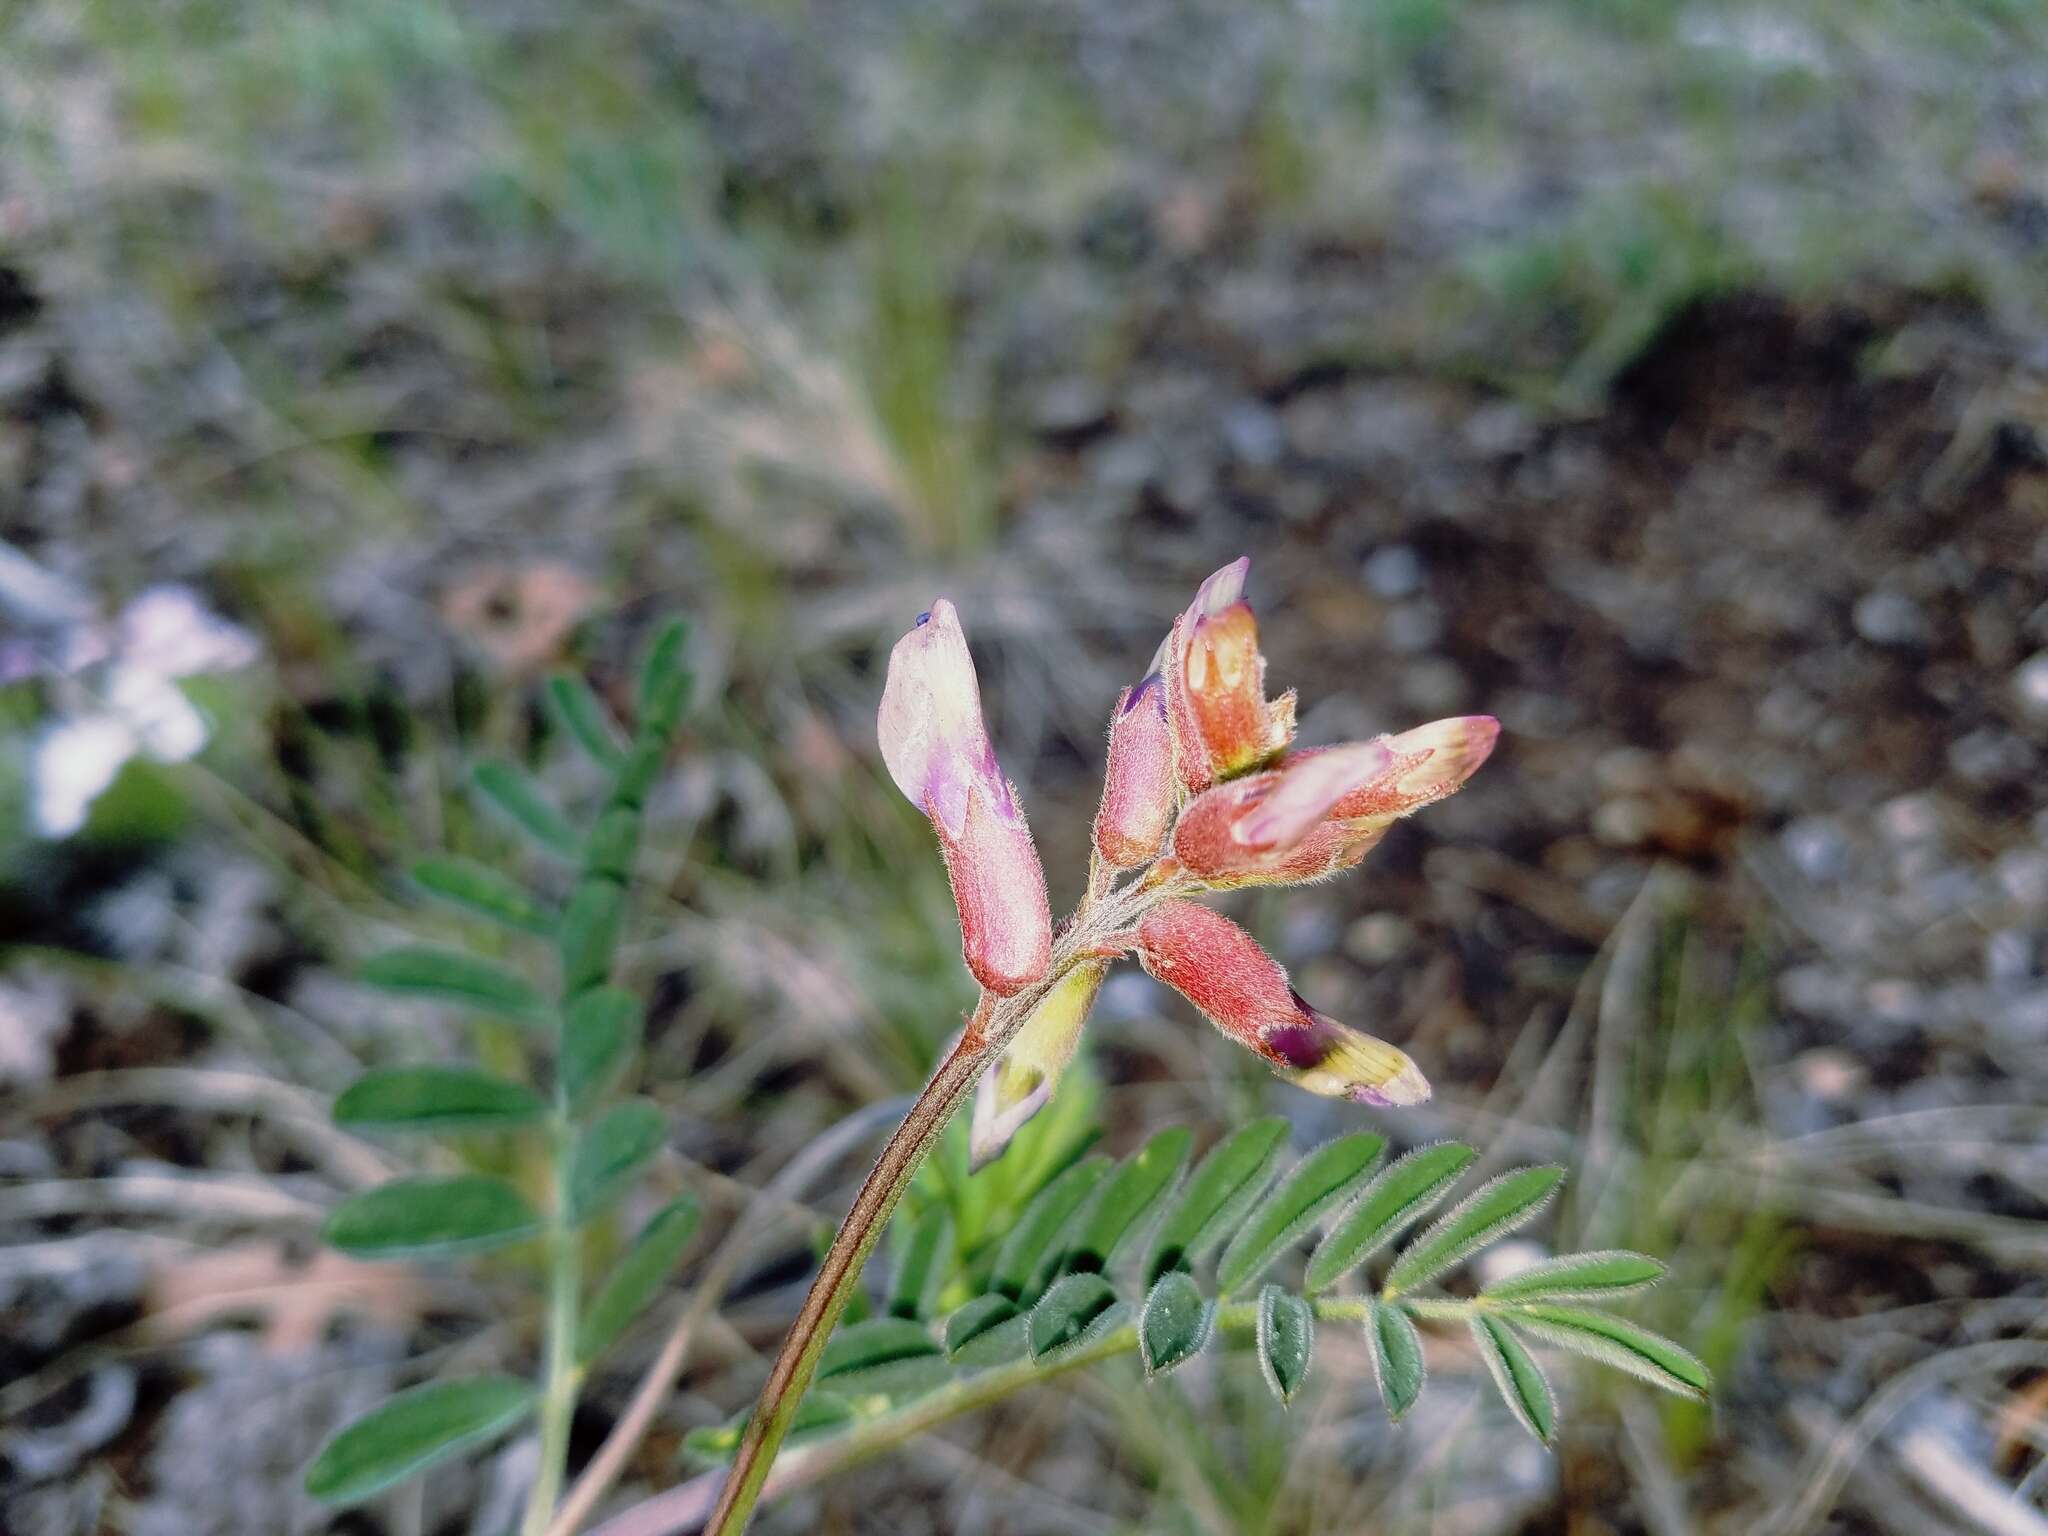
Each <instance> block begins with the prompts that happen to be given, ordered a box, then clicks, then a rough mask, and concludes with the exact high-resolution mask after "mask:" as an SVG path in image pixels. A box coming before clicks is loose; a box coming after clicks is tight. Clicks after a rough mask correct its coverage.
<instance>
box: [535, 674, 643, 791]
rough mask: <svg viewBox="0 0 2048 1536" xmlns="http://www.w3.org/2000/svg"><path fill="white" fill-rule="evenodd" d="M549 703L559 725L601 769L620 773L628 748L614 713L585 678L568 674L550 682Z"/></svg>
mask: <svg viewBox="0 0 2048 1536" xmlns="http://www.w3.org/2000/svg"><path fill="white" fill-rule="evenodd" d="M547 700H548V713H549V714H551V715H553V716H554V717H555V723H556V724H557V725H559V726H560V727H561V728H562V730H563V731H564V732H566V733H567V734H568V736H569V738H570V739H571V740H573V741H574V742H575V743H576V745H577V746H579V747H581V748H582V749H583V751H584V754H585V755H586V756H588V757H589V758H590V760H591V761H592V762H594V763H596V764H597V765H598V767H600V768H604V769H607V770H616V769H617V768H618V766H619V764H620V763H621V762H623V761H624V760H625V756H626V745H625V742H624V741H622V740H621V739H620V737H619V728H618V726H617V725H616V724H614V723H613V721H612V717H611V712H610V711H609V710H607V709H606V708H605V707H604V704H603V703H602V702H601V701H600V700H599V699H598V696H597V695H596V694H595V693H592V692H591V691H590V685H589V684H588V683H586V682H584V681H583V679H582V678H580V677H572V676H570V675H569V674H567V673H558V674H557V675H556V676H554V677H551V678H549V679H548V683H547Z"/></svg>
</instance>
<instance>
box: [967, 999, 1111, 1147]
mask: <svg viewBox="0 0 2048 1536" xmlns="http://www.w3.org/2000/svg"><path fill="white" fill-rule="evenodd" d="M1108 970H1109V961H1107V960H1083V961H1082V962H1081V963H1080V964H1079V965H1077V966H1075V967H1074V968H1073V969H1072V970H1071V971H1068V972H1067V974H1066V975H1064V976H1062V977H1061V978H1060V979H1059V980H1058V981H1057V982H1055V983H1054V984H1053V986H1052V987H1051V989H1050V990H1049V991H1047V992H1046V994H1045V996H1044V998H1043V999H1042V1000H1041V1001H1040V1002H1039V1004H1038V1006H1037V1007H1036V1008H1034V1009H1032V1010H1031V1017H1030V1018H1028V1019H1026V1020H1025V1021H1024V1025H1023V1027H1022V1028H1021V1029H1019V1030H1018V1031H1017V1033H1016V1034H1015V1035H1014V1036H1013V1037H1012V1038H1011V1040H1010V1043H1009V1044H1008V1045H1007V1046H1005V1047H1004V1048H1003V1054H1002V1055H1001V1056H999V1057H998V1058H997V1059H996V1062H995V1064H994V1065H993V1066H991V1067H990V1068H989V1069H988V1070H987V1071H986V1072H984V1073H983V1074H982V1075H981V1081H980V1082H979V1083H977V1084H976V1085H975V1090H974V1123H973V1126H972V1128H971V1129H970V1130H969V1132H968V1137H967V1157H968V1168H969V1171H970V1172H979V1171H980V1170H981V1169H983V1168H985V1167H987V1166H988V1165H989V1164H990V1163H992V1162H994V1161H995V1160H996V1159H997V1158H999V1157H1001V1156H1002V1155H1003V1150H1004V1148H1006V1147H1008V1146H1009V1144H1010V1142H1011V1140H1012V1139H1013V1138H1014V1137H1015V1136H1016V1134H1017V1133H1018V1132H1019V1131H1021V1130H1022V1129H1023V1128H1024V1126H1025V1124H1026V1123H1027V1122H1028V1121H1029V1120H1030V1119H1031V1117H1032V1116H1033V1115H1035V1114H1037V1113H1038V1112H1039V1111H1040V1110H1041V1109H1043V1108H1045V1106H1046V1105H1047V1104H1048V1103H1050V1102H1051V1101H1052V1095H1053V1090H1054V1089H1055V1088H1057V1087H1058V1086H1059V1081H1060V1074H1061V1073H1063V1072H1065V1071H1066V1069H1067V1063H1068V1062H1070V1061H1072V1060H1073V1058H1074V1049H1075V1047H1076V1046H1078V1045H1079V1044H1080V1042H1081V1026H1082V1025H1084V1024H1086V1023H1087V1022H1088V1010H1089V1009H1090V1008H1092V1007H1094V1006H1095V994H1096V993H1097V992H1099V991H1100V990H1101V989H1102V978H1103V975H1104V973H1106V972H1107V971H1108Z"/></svg>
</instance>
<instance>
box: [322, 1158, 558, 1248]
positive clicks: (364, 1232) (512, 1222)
mask: <svg viewBox="0 0 2048 1536" xmlns="http://www.w3.org/2000/svg"><path fill="white" fill-rule="evenodd" d="M540 1228H541V1219H540V1215H539V1213H538V1212H536V1211H535V1210H534V1209H533V1207H532V1206H530V1205H528V1204H527V1203H526V1202H525V1201H524V1200H523V1199H521V1198H520V1195H519V1191H517V1190H516V1189H514V1188H513V1187H512V1186H511V1185H510V1184H507V1183H505V1182H504V1181H503V1180H502V1179H492V1178H486V1177H484V1176H483V1175H482V1174H475V1173H468V1174H458V1175H456V1176H455V1177H453V1178H445V1179H444V1178H416V1179H394V1180H392V1181H391V1182H390V1183H389V1184H380V1185H378V1186H377V1188H375V1189H371V1190H365V1191H364V1192H363V1193H362V1194H360V1195H357V1196H355V1197H354V1198H353V1199H351V1200H348V1201H346V1202H344V1203H343V1204H342V1205H341V1206H340V1207H339V1208H337V1209H336V1210H335V1212H334V1214H333V1215H331V1216H329V1217H328V1218H327V1226H326V1228H325V1230H324V1232H323V1234H322V1235H323V1236H324V1237H325V1238H326V1240H327V1243H328V1244H329V1246H331V1247H334V1248H339V1249H340V1250H341V1251H342V1252H343V1253H346V1254H350V1255H352V1256H354V1257H356V1258H359V1259H396V1258H442V1257H446V1256H448V1255H450V1254H458V1253H482V1252H485V1251H487V1250H489V1249H492V1248H502V1247H504V1246H505V1245H506V1244H508V1243H516V1242H518V1241H520V1240H521V1239H522V1238H528V1237H531V1236H533V1234H534V1233H536V1232H538V1231H539V1230H540Z"/></svg>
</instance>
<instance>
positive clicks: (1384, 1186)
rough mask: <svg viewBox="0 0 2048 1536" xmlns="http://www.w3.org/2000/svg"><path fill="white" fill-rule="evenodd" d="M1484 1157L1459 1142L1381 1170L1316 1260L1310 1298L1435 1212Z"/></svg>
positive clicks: (1333, 1230)
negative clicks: (1414, 1222) (1410, 1224)
mask: <svg viewBox="0 0 2048 1536" xmlns="http://www.w3.org/2000/svg"><path fill="white" fill-rule="evenodd" d="M1478 1155H1479V1154H1478V1153H1477V1152H1474V1151H1473V1150H1472V1149H1471V1148H1470V1147H1468V1146H1464V1145H1462V1144H1461V1143H1459V1142H1455V1141H1445V1142H1439V1143H1437V1144H1436V1145H1434V1146H1428V1147H1417V1148H1416V1149H1415V1150H1414V1151H1413V1152H1410V1153H1409V1154H1408V1155H1407V1156H1405V1157H1400V1158H1396V1159H1395V1160H1394V1161H1393V1162H1391V1163H1389V1164H1388V1165H1387V1166H1386V1167H1385V1168H1383V1169H1381V1170H1380V1173H1379V1176H1378V1177H1377V1178H1375V1179H1374V1180H1373V1181H1372V1182H1371V1183H1370V1184H1368V1185H1366V1187H1365V1192H1364V1193H1363V1194H1361V1195H1360V1196H1359V1197H1358V1203H1357V1204H1356V1205H1354V1206H1352V1207H1351V1209H1350V1210H1349V1211H1347V1212H1345V1214H1344V1217H1343V1219H1342V1220H1340V1221H1339V1222H1338V1223H1337V1224H1336V1225H1335V1226H1334V1227H1332V1228H1331V1229H1330V1231H1329V1233H1328V1234H1327V1235H1326V1236H1325V1237H1324V1238H1323V1241H1322V1243H1321V1244H1320V1245H1319V1246H1318V1247H1317V1248H1316V1251H1315V1252H1314V1253H1313V1254H1312V1255H1310V1257H1309V1261H1308V1277H1307V1282H1306V1284H1307V1288H1308V1291H1309V1294H1311V1295H1314V1294H1315V1293H1316V1292H1318V1291H1325V1290H1328V1289H1329V1288H1330V1287H1331V1286H1333V1285H1335V1284H1336V1283H1337V1282H1338V1281H1339V1280H1341V1279H1343V1278H1344V1276H1346V1275H1348V1274H1349V1273H1351V1271H1352V1270H1354V1269H1356V1268H1357V1267H1358V1266H1359V1265H1361V1264H1363V1263H1364V1262H1365V1261H1366V1260H1367V1259H1369V1258H1371V1257H1372V1256H1373V1254H1375V1253H1377V1252H1378V1251H1379V1250H1380V1249H1381V1248H1383V1247H1384V1246H1386V1244H1387V1243H1389V1242H1390V1241H1392V1240H1393V1238H1394V1237H1395V1235H1396V1234H1398V1233H1399V1232H1400V1231H1401V1230H1402V1229H1403V1228H1404V1227H1406V1226H1407V1225H1408V1224H1409V1223H1410V1222H1413V1221H1415V1220H1417V1219H1418V1218H1420V1217H1421V1216H1423V1215H1425V1214H1426V1213H1427V1212H1429V1211H1430V1210H1431V1209H1433V1208H1434V1207H1435V1206H1436V1204H1437V1202H1438V1201H1440V1200H1442V1199H1443V1197H1444V1196H1445V1195H1447V1194H1449V1193H1450V1192H1451V1186H1452V1185H1453V1184H1455V1183H1457V1182H1458V1178H1459V1176H1460V1175H1461V1174H1463V1173H1464V1171H1465V1170H1466V1169H1467V1168H1468V1167H1470V1166H1471V1164H1472V1159H1473V1158H1475V1157H1477V1156H1478Z"/></svg>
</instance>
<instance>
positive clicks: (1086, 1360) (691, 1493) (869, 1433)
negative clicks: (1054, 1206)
mask: <svg viewBox="0 0 2048 1536" xmlns="http://www.w3.org/2000/svg"><path fill="white" fill-rule="evenodd" d="M1313 1305H1314V1307H1315V1313H1316V1317H1317V1319H1318V1320H1319V1321H1321V1322H1326V1323H1352V1324H1358V1323H1363V1322H1364V1320H1365V1319H1366V1317H1367V1316H1368V1315H1369V1314H1370V1312H1371V1308H1372V1303H1371V1302H1369V1301H1366V1300H1363V1299H1358V1298H1343V1299H1324V1300H1320V1301H1317V1302H1315V1303H1313ZM1434 1310H1435V1315H1437V1316H1438V1317H1439V1318H1440V1319H1443V1320H1450V1319H1451V1318H1452V1317H1453V1316H1454V1315H1455V1316H1458V1317H1462V1316H1465V1315H1467V1314H1468V1313H1469V1312H1470V1311H1472V1310H1475V1309H1474V1308H1472V1307H1471V1306H1470V1304H1468V1303H1465V1302H1461V1301H1452V1300H1439V1301H1438V1303H1437V1306H1436V1308H1435V1309H1434ZM1258 1327H1259V1304H1258V1303H1257V1302H1256V1301H1240V1302H1233V1303H1231V1304H1229V1305H1227V1306H1224V1307H1221V1308H1219V1309H1218V1310H1217V1313H1216V1334H1217V1336H1218V1337H1219V1338H1224V1339H1229V1340H1231V1341H1232V1342H1233V1343H1237V1344H1244V1343H1248V1342H1249V1341H1251V1340H1252V1339H1254V1338H1255V1337H1256V1336H1257V1334H1258ZM1137 1348H1138V1329H1137V1325H1136V1324H1135V1323H1125V1324H1123V1325H1122V1326H1120V1327H1117V1328H1112V1329H1110V1330H1109V1331H1108V1332H1107V1333H1104V1334H1103V1335H1101V1337H1099V1338H1095V1339H1088V1340H1086V1341H1085V1342H1082V1343H1078V1344H1075V1345H1073V1346H1071V1347H1070V1348H1067V1349H1064V1350H1062V1351H1060V1352H1059V1353H1058V1354H1056V1355H1054V1356H1052V1357H1051V1358H1050V1359H1046V1360H1033V1359H1030V1358H1029V1357H1025V1358H1022V1359H1018V1360H1013V1361H1010V1362H1009V1363H1007V1364H1005V1365H998V1366H992V1367H990V1368H989V1369H987V1370H984V1371H979V1372H976V1373H975V1374H974V1375H971V1376H966V1377H962V1378H960V1379H958V1380H955V1381H953V1382H951V1383H949V1384H948V1385H946V1386H944V1387H941V1388H939V1389H938V1390H937V1391H935V1392H930V1393H927V1394H926V1395H925V1396H923V1397H920V1398H918V1399H917V1400H915V1401H914V1402H911V1403H907V1404H905V1405H904V1406H903V1407H901V1408H899V1409H896V1410H895V1411H894V1412H890V1413H884V1414H880V1415H878V1416H876V1417H875V1418H871V1419H864V1420H862V1421H860V1422H858V1423H856V1424H854V1425H852V1426H851V1427H849V1428H847V1429H844V1430H841V1431H839V1432H837V1433H835V1434H833V1435H831V1436H830V1437H829V1438H826V1439H823V1440H819V1441H817V1442H815V1443H813V1444H810V1445H803V1446H798V1447H797V1448H796V1449H794V1450H792V1451H789V1452H787V1453H786V1454H784V1455H782V1456H780V1457H778V1458H777V1459H776V1461H775V1465H774V1469H773V1471H772V1472H771V1473H770V1475H769V1476H768V1477H767V1478H766V1479H765V1480H764V1482H763V1484H762V1487H761V1489H760V1493H759V1495H758V1497H759V1498H760V1499H761V1500H773V1499H778V1498H781V1497H783V1496H784V1495H785V1494H789V1493H793V1492H795V1491H796V1490H797V1489H799V1488H808V1487H809V1486H811V1485H812V1484H813V1483H820V1482H823V1481H824V1480H825V1479H826V1478H828V1477H835V1476H837V1475H838V1474H839V1473H841V1472H844V1471H847V1470H848V1469H849V1468H852V1467H856V1466H859V1465H860V1464H861V1463H863V1462H867V1461H872V1460H874V1459H875V1458H876V1457H877V1456H882V1455H886V1454H887V1453H888V1452H890V1451H893V1450H894V1449H896V1448H897V1447H898V1446H900V1445H903V1444H905V1443H906V1442H908V1441H911V1440H914V1439H916V1438H917V1437H918V1436H919V1435H923V1434H928V1433H929V1432H931V1431H932V1430H934V1429H937V1428H938V1427H939V1426H940V1425H942V1424H946V1423H949V1422H951V1421H952V1420H954V1419H957V1418H960V1417H962V1416H963V1415H966V1414H969V1413H973V1412H975V1411H977V1410H978V1409H982V1408H987V1407H989V1406H991V1405H993V1404H995V1403H998V1402H1001V1401H1002V1400H1003V1399H1004V1398H1006V1397H1009V1396H1010V1395H1011V1394H1013V1393H1015V1392H1020V1391H1022V1390H1024V1389H1025V1388H1027V1387H1034V1386H1038V1385H1041V1384H1042V1383H1045V1382H1049V1381H1052V1380H1054V1379H1056V1378H1058V1377H1061V1376H1064V1375H1066V1374H1067V1373H1068V1372H1070V1371H1077V1370H1080V1369H1082V1368H1083V1367H1085V1366H1090V1365H1094V1364H1096V1363H1098V1362H1099V1361H1103V1360H1109V1359H1113V1358H1115V1357H1117V1356H1119V1355H1127V1354H1131V1353H1134V1352H1135V1351H1136V1350H1137ZM713 1475H715V1474H713ZM710 1502H711V1499H710V1494H709V1492H708V1490H707V1488H706V1487H705V1486H704V1483H703V1481H702V1480H699V1481H697V1482H692V1483H686V1484H684V1485H683V1486H682V1487H680V1488H673V1489H670V1490H669V1491H668V1492H667V1493H664V1494H658V1495H656V1496H655V1497H654V1498H652V1499H649V1500H647V1501H646V1502H645V1503H642V1504H638V1505H635V1506H634V1507H633V1508H632V1509H630V1510H628V1511H626V1512H625V1513H624V1514H622V1515H619V1516H617V1517H615V1518H614V1519H613V1520H611V1521H609V1522H608V1523H607V1524H606V1525H605V1526H604V1528H603V1529H602V1530H601V1531H599V1532H597V1533H595V1536H677V1533H679V1532H683V1531H693V1530H697V1529H698V1528H699V1527H700V1526H703V1525H704V1522H705V1513H704V1511H705V1506H706V1505H708V1504H709V1503H710ZM705 1528H706V1529H707V1530H708V1529H709V1527H705Z"/></svg>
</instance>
